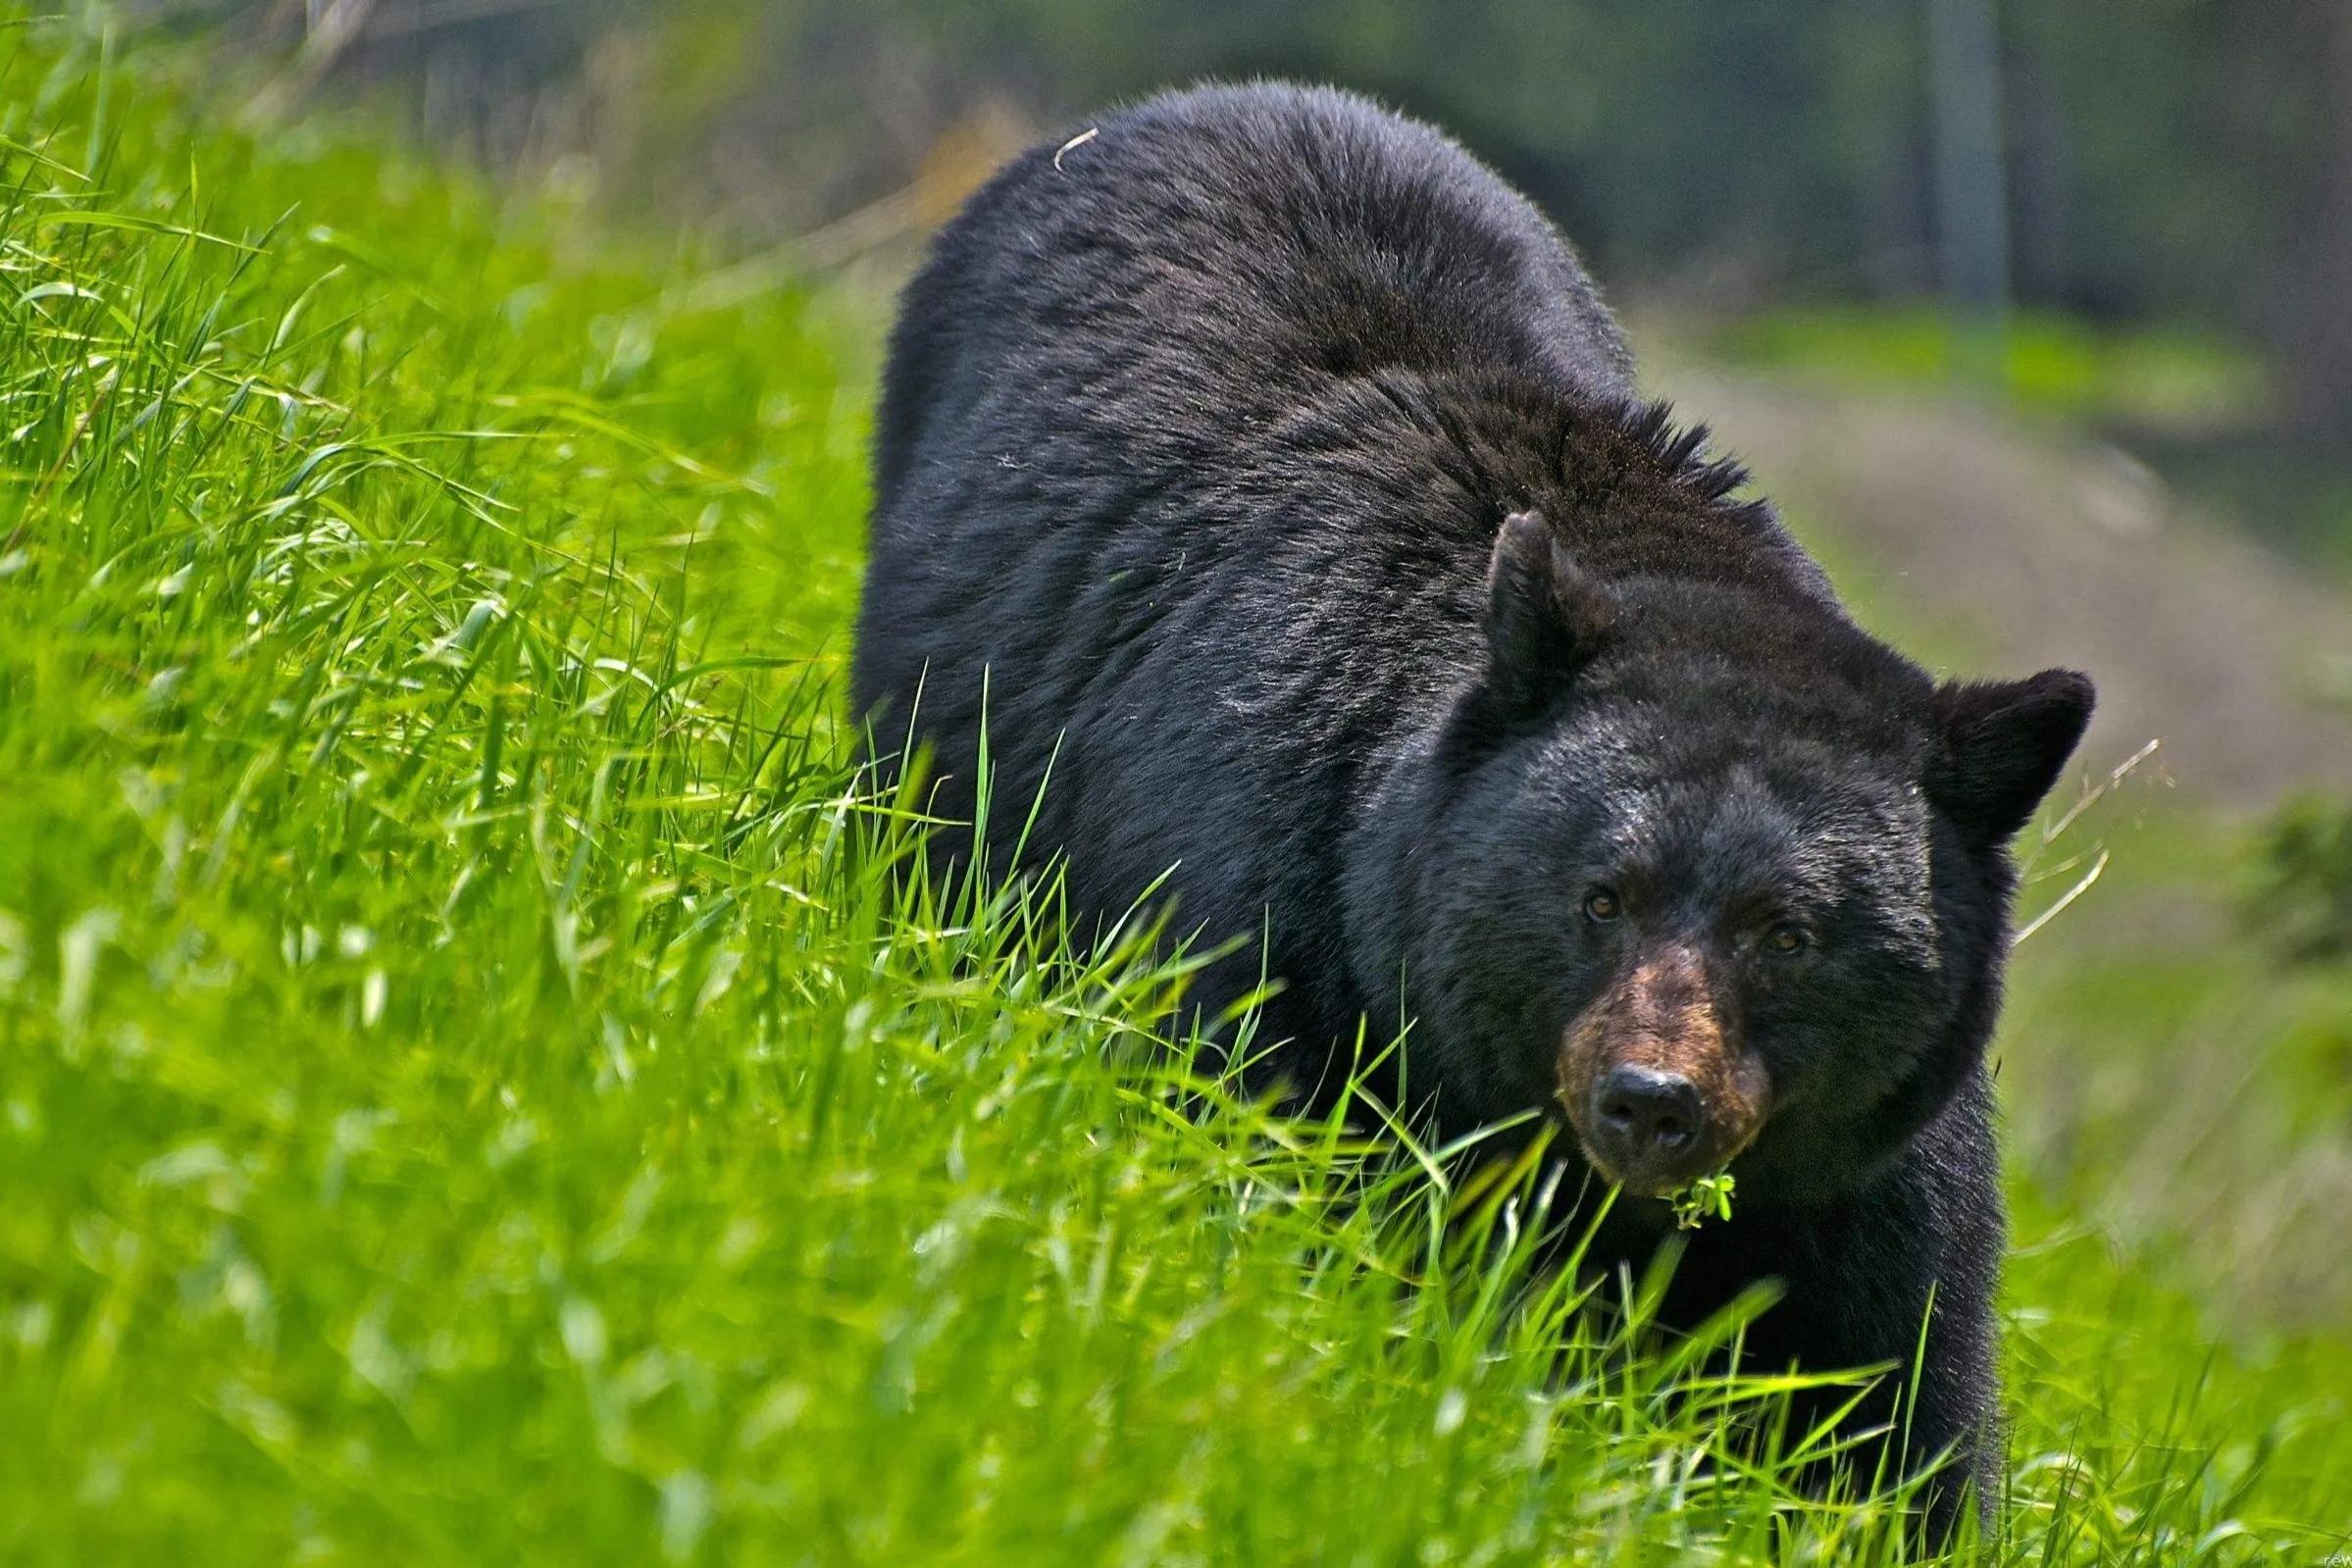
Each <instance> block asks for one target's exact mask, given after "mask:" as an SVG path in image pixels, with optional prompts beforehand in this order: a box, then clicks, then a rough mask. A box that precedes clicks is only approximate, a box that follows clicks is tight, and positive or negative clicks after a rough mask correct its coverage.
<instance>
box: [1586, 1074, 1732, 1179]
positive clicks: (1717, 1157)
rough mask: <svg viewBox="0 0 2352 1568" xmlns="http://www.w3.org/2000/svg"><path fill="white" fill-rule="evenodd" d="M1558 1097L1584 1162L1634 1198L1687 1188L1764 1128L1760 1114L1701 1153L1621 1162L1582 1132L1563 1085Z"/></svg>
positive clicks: (1727, 1160)
mask: <svg viewBox="0 0 2352 1568" xmlns="http://www.w3.org/2000/svg"><path fill="white" fill-rule="evenodd" d="M1568 1099H1569V1094H1568V1091H1567V1090H1566V1089H1565V1088H1564V1087H1563V1088H1562V1089H1561V1090H1560V1092H1559V1100H1560V1101H1561V1108H1562V1109H1563V1110H1564V1111H1565V1112H1566V1117H1565V1120H1566V1121H1567V1123H1568V1130H1569V1131H1570V1132H1571V1133H1572V1134H1573V1135H1574V1136H1575V1138H1576V1149H1577V1152H1578V1153H1580V1154H1582V1155H1583V1156H1584V1162H1585V1163H1586V1164H1587V1165H1589V1166H1591V1167H1592V1168H1593V1171H1594V1173H1595V1174H1596V1175H1598V1176H1600V1177H1601V1179H1602V1180H1603V1181H1606V1182H1611V1183H1614V1184H1615V1185H1617V1186H1618V1187H1621V1188H1623V1189H1625V1190H1626V1191H1627V1192H1628V1193H1630V1194H1632V1195H1633V1196H1635V1197H1645V1198H1661V1199H1663V1198H1670V1197H1674V1196H1677V1195H1678V1194H1680V1193H1682V1192H1684V1191H1687V1190H1688V1189H1689V1188H1690V1186H1691V1184H1692V1183H1694V1182H1696V1181H1698V1180H1699V1179H1700V1178H1702V1177H1705V1176H1712V1175H1713V1174H1714V1173H1716V1172H1717V1171H1720V1170H1722V1169H1724V1168H1725V1167H1726V1166H1728V1165H1730V1164H1731V1163H1732V1162H1733V1161H1734V1160H1736V1159H1738V1158H1739V1157H1740V1156H1741V1155H1743V1154H1745V1153H1747V1152H1748V1150H1749V1148H1750V1147H1752V1146H1753V1145H1754V1144H1755V1142H1756V1139H1757V1137H1758V1136H1759V1135H1760V1134H1761V1133H1763V1131H1764V1123H1763V1119H1762V1118H1761V1117H1760V1118H1758V1119H1757V1120H1756V1122H1755V1123H1754V1124H1753V1125H1752V1126H1750V1127H1748V1128H1747V1129H1746V1131H1745V1132H1744V1133H1743V1134H1741V1135H1740V1136H1738V1137H1737V1138H1734V1139H1732V1140H1730V1141H1729V1142H1728V1143H1719V1142H1717V1141H1716V1140H1714V1139H1710V1140H1708V1141H1707V1142H1706V1143H1705V1144H1703V1145H1701V1151H1700V1152H1697V1153H1694V1154H1693V1155H1691V1156H1690V1157H1688V1158H1685V1159H1677V1160H1636V1161H1630V1162H1624V1163H1620V1162H1619V1161H1618V1160H1617V1159H1615V1158H1612V1157H1611V1154H1610V1153H1608V1152H1605V1149H1604V1148H1597V1147H1595V1146H1594V1145H1595V1144H1596V1143H1597V1142H1603V1141H1604V1140H1603V1139H1601V1138H1596V1137H1594V1136H1593V1135H1591V1134H1588V1133H1587V1132H1586V1131H1585V1126H1584V1118H1583V1117H1581V1116H1579V1115H1578V1114H1577V1113H1576V1111H1575V1110H1574V1109H1573V1108H1572V1107H1570V1106H1569V1105H1568V1103H1567V1102H1568Z"/></svg>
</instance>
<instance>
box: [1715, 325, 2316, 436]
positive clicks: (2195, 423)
mask: <svg viewBox="0 0 2352 1568" xmlns="http://www.w3.org/2000/svg"><path fill="white" fill-rule="evenodd" d="M1705 345H1706V347H1707V348H1708V349H1709V351H1710V352H1712V353H1713V354H1716V355H1719V356H1721V357H1724V358H1726V359H1729V360H1732V361H1735V362H1738V363H1742V364H1747V365H1751V366H1761V367H1767V368H1770V369H1772V370H1775V371H1781V372H1787V373H1793V374H1800V375H1809V376H1815V377H1823V378H1828V379H1834V380H1835V381H1837V382H1838V383H1839V384H1840V385H1847V386H1865V387H1876V388H1882V389H1885V390H1890V391H1908V392H1913V393H1917V392H1922V391H1924V392H1938V391H1943V390H1945V389H1948V388H1949V387H1950V385H1951V384H1952V382H1953V379H1954V378H1955V376H1956V375H1957V374H1960V373H1961V372H1963V371H1964V370H1966V369H1968V368H1969V366H1970V364H1971V363H1972V360H1971V356H1974V359H1975V360H1978V361H1981V362H1982V363H1981V366H1980V369H1979V371H1978V372H1977V373H1978V374H1979V375H1981V376H1983V377H1986V378H1987V379H1989V383H1990V386H1991V388H1992V389H1993V390H1995V391H1997V392H1999V393H2000V394H2001V395H2002V396H2003V397H2004V398H2006V399H2007V400H2009V401H2011V402H2013V403H2015V404H2016V405H2017V406H2018V407H2020V408H2021V409H2025V410H2028V411H2030V412H2032V413H2034V414H2038V415H2044V416H2055V417H2058V418H2062V419H2071V420H2085V421H2097V422H2102V423H2108V424H2116V425H2122V426H2126V427H2130V428H2132V429H2135V430H2149V431H2157V432H2165V433H2199V432H2205V431H2211V430H2238V429H2241V428H2244V427H2247V426H2250V425H2254V424H2257V423H2259V422H2260V420H2261V419H2262V417H2263V416H2264V415H2265V414H2266V413H2268V412H2269V404H2270V401H2271V388H2270V385H2269V380H2268V377H2267V375H2266V373H2265V370H2264V368H2263V366H2262V364H2261V362H2260V360H2259V359H2258V358H2256V357H2255V356H2254V355H2253V354H2251V353H2250V352H2248V351H2247V350H2246V349H2245V348H2244V347H2242V346H2240V345H2238V344H2236V343H2233V342H2231V341H2229V340H2228V339H2227V338H2226V337H2223V336H2220V335H2217V334H2216V333H2213V332H2211V331H2206V330H2201V329H2193V328H2188V327H2173V328H2140V329H2128V330H2127V329H2098V328H2095V327H2093V326H2090V325H2089V324H2087V323H2084V322H2082V321H2079V320H2077V319H2075V318H2072V317H2069V316H2065V315H2060V314H2056V313H2053V312H2048V311H2034V310H2020V311H2014V312H2012V313H2011V314H2010V316H2009V318H2008V320H2007V322H2006V323H2005V325H2004V328H2003V330H2002V333H2001V337H2000V340H1999V341H1998V343H1996V344H1992V345H1989V346H1988V345H1983V344H1976V343H1971V342H1970V341H1969V340H1968V339H1966V338H1965V337H1964V336H1962V335H1961V334H1960V333H1958V332H1957V331H1956V329H1955V328H1954V325H1953V322H1952V319H1951V317H1950V316H1949V315H1948V314H1947V313H1946V312H1944V311H1942V310H1940V309H1938V308H1936V307H1934V306H1931V305H1918V306H1884V305H1879V306H1856V305H1834V306H1829V305H1824V306H1812V307H1793V306H1792V307H1784V308H1781V309H1777V310H1771V311H1766V312H1764V313H1762V314H1759V315H1755V316H1749V317H1743V318H1741V319H1739V320H1737V321H1733V322H1730V323H1727V324H1725V325H1724V326H1722V327H1720V328H1717V329H1715V330H1713V332H1711V333H1709V334H1707V336H1706V339H1705Z"/></svg>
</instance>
